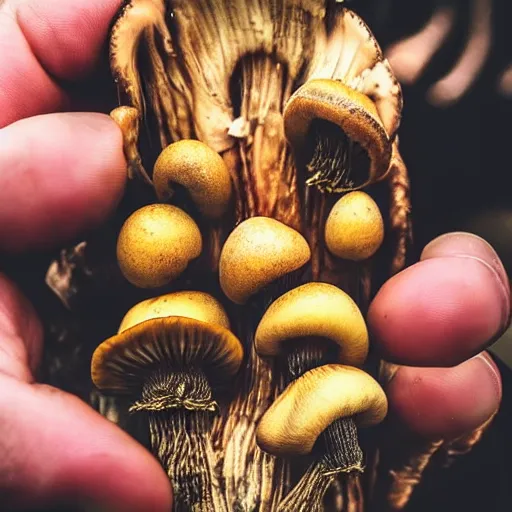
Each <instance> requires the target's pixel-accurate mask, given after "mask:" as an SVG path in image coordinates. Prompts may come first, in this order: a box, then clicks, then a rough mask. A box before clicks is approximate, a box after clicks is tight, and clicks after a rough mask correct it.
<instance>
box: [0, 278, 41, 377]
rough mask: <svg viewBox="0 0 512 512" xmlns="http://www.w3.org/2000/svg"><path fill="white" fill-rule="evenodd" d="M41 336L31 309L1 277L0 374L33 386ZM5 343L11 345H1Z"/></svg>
mask: <svg viewBox="0 0 512 512" xmlns="http://www.w3.org/2000/svg"><path fill="white" fill-rule="evenodd" d="M42 332H43V331H42V327H41V324H40V322H39V320H38V318H37V316H36V314H35V311H34V309H33V308H32V305H31V304H30V303H29V302H28V301H27V300H26V299H25V297H23V295H22V294H21V293H20V291H19V290H18V288H17V287H16V286H15V285H14V284H13V283H12V282H11V281H9V279H7V278H6V277H5V276H4V275H2V274H0V374H4V375H8V376H10V377H13V378H16V379H18V380H20V381H24V382H32V381H33V375H34V372H35V370H36V368H37V366H38V364H39V360H40V357H41V347H42ZM7 339H8V340H11V343H2V342H1V340H7ZM12 340H14V342H12Z"/></svg>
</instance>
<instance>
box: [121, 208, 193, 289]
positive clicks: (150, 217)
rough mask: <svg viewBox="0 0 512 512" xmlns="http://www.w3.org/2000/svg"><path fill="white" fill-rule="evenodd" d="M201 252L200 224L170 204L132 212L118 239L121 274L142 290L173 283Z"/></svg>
mask: <svg viewBox="0 0 512 512" xmlns="http://www.w3.org/2000/svg"><path fill="white" fill-rule="evenodd" d="M201 250H202V239H201V232H200V231H199V228H198V227H197V224H196V223H195V222H194V220H193V219H192V218H191V217H190V216H189V215H187V214H186V213H185V212H184V211H183V210H180V209H179V208H176V207H175V206H171V205H167V204H151V205H148V206H144V207H142V208H140V209H139V210H137V211H135V212H134V213H132V215H130V217H128V219H127V220H126V222H125V223H124V225H123V227H122V228H121V231H120V233H119V237H118V240H117V260H118V262H119V267H120V268H121V272H122V273H123V275H124V276H125V277H126V279H127V280H128V281H130V282H131V283H132V284H134V285H135V286H138V287H140V288H158V287H160V286H164V285H166V284H168V283H170V282H171V281H173V280H174V279H176V278H177V277H178V276H179V275H180V274H181V273H182V272H183V271H184V270H185V269H186V268H187V266H188V264H189V262H190V260H193V259H195V258H197V257H198V256H199V255H200V254H201Z"/></svg>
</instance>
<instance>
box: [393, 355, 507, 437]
mask: <svg viewBox="0 0 512 512" xmlns="http://www.w3.org/2000/svg"><path fill="white" fill-rule="evenodd" d="M386 392H387V395H388V399H389V405H390V414H391V417H392V418H394V419H395V420H398V421H399V422H400V423H401V424H403V425H405V426H406V427H407V429H409V430H410V431H411V432H413V433H414V434H416V435H419V436H421V437H424V438H426V439H429V440H437V439H447V440H449V439H454V438H456V437H458V436H460V435H463V434H465V433H467V432H470V431H472V430H474V429H476V428H478V427H480V426H481V425H483V424H484V423H485V422H486V421H488V420H489V419H490V418H491V417H492V416H493V415H494V414H495V413H496V412H497V410H498V409H499V406H500V403H501V398H502V388H501V377H500V374H499V371H498V369H497V367H496V365H495V364H494V363H493V362H492V360H491V359H490V358H489V356H487V355H484V354H479V355H477V356H475V357H473V358H472V359H469V360H468V361H465V362H464V363H462V364H460V365H458V366H455V367H451V368H415V367H405V366H404V367H401V368H399V369H398V371H397V372H396V374H395V376H394V378H393V379H392V380H391V381H390V382H389V383H388V385H387V389H386Z"/></svg>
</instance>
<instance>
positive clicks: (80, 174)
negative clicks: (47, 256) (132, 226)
mask: <svg viewBox="0 0 512 512" xmlns="http://www.w3.org/2000/svg"><path fill="white" fill-rule="evenodd" d="M125 176H126V162H125V159H124V155H123V150H122V135H121V132H120V130H119V128H118V127H117V125H116V124H115V123H114V122H113V121H112V120H111V119H110V118H109V117H108V116H105V115H102V114H80V113H77V114H50V115H45V116H37V117H34V118H29V119H24V120H21V121H18V122H16V123H14V124H12V125H10V126H8V127H7V128H4V129H2V130H0V251H1V250H10V251H13V250H16V251H17V250H25V249H28V248H33V247H46V246H48V245H50V244H53V243H56V242H62V241H65V240H67V239H69V238H70V237H73V236H76V235H77V234H78V233H79V232H81V231H82V230H84V229H88V228H91V227H93V226H95V225H96V224H98V223H99V222H100V221H101V220H103V219H104V218H105V217H106V216H107V215H108V214H109V213H110V212H111V211H112V209H113V208H114V207H115V205H116V204H117V202H118V201H119V199H120V197H121V195H122V192H123V187H124V182H125Z"/></svg>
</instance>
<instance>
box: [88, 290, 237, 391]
mask: <svg viewBox="0 0 512 512" xmlns="http://www.w3.org/2000/svg"><path fill="white" fill-rule="evenodd" d="M242 357H243V349H242V345H241V343H240V341H239V340H238V338H237V337H236V336H235V335H234V334H233V333H232V332H231V331H230V330H229V320H228V318H227V315H226V313H225V311H224V309H223V307H222V306H221V304H220V303H219V302H218V301H217V300H216V299H214V298H213V297H212V296H211V295H208V294H207V293H203V292H194V291H192V292H176V293H170V294H167V295H162V296H161V297H156V298H153V299H149V300H145V301H143V302H140V303H139V304H137V305H136V306H134V307H133V308H132V309H130V310H129V311H128V313H127V314H126V315H125V317H124V319H123V321H122V322H121V326H120V328H119V332H118V334H116V335H115V336H112V337H111V338H109V339H107V340H106V341H104V342H103V343H102V344H101V345H99V346H98V348H97V349H96V350H95V352H94V354H93V357H92V364H91V375H92V380H93V382H94V384H95V385H96V386H97V387H98V388H99V389H101V390H103V391H106V392H110V393H121V394H126V393H131V392H132V390H133V389H134V388H135V389H136V388H139V387H140V386H141V385H142V383H143V382H144V381H145V379H146V378H147V376H148V375H151V373H152V372H154V371H155V370H156V369H158V368H160V367H162V366H163V367H168V368H175V369H180V368H186V367H190V366H194V367H196V368H197V367H199V368H201V369H202V370H203V372H204V373H205V374H206V375H207V377H208V379H209V381H210V382H211V383H212V385H215V384H216V383H221V382H223V381H224V380H227V379H229V378H230V377H232V376H233V375H234V374H235V373H236V372H237V371H238V369H239V367H240V364H241V362H242Z"/></svg>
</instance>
